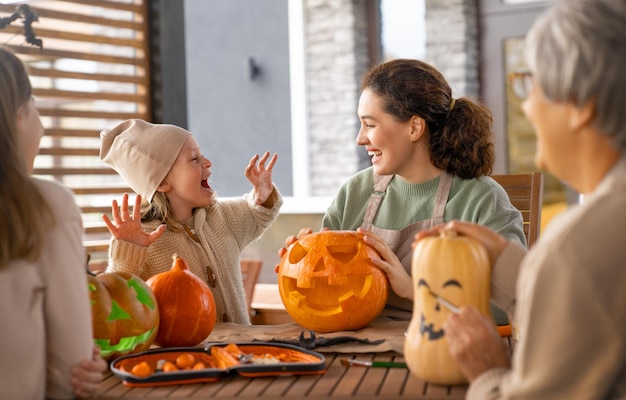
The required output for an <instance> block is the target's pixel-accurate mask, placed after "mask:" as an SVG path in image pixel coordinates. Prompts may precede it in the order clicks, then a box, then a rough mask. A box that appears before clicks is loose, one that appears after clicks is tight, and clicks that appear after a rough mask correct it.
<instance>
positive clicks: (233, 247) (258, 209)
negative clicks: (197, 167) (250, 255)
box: [107, 187, 283, 324]
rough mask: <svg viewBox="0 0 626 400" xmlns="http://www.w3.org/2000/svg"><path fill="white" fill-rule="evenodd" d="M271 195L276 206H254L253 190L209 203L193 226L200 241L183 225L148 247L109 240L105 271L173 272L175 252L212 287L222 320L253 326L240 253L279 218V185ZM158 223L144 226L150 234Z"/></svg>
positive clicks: (146, 275)
mask: <svg viewBox="0 0 626 400" xmlns="http://www.w3.org/2000/svg"><path fill="white" fill-rule="evenodd" d="M272 196H275V197H276V199H275V201H274V206H273V207H272V208H265V207H263V206H261V205H258V204H256V203H255V201H254V195H253V194H252V192H250V193H247V194H246V195H244V196H243V198H240V199H233V200H218V201H216V202H215V203H214V204H213V205H211V206H209V207H206V208H198V209H196V210H195V211H194V215H193V227H191V228H193V230H194V231H195V234H196V236H197V238H198V239H199V243H198V242H196V241H195V240H194V239H193V238H192V237H191V236H190V235H188V234H187V233H186V232H185V230H184V229H182V227H181V226H179V227H178V228H179V229H177V230H172V229H171V228H170V227H168V229H167V230H166V231H165V233H163V235H162V236H161V237H160V238H159V239H157V240H156V241H155V242H154V243H153V244H152V245H151V246H150V247H143V246H138V245H136V244H133V243H129V242H124V241H121V240H115V239H111V246H110V248H109V266H108V267H107V272H113V271H126V272H132V273H134V274H136V275H138V276H139V277H141V278H142V279H144V280H147V279H148V278H150V277H151V276H153V275H156V274H158V273H161V272H166V271H169V270H170V268H171V267H172V256H173V255H174V254H177V255H178V256H180V257H182V258H183V259H184V260H185V261H186V262H187V264H188V265H189V269H190V270H191V271H192V272H193V273H194V274H196V275H197V276H199V277H200V278H202V280H203V281H205V282H206V283H207V284H208V285H209V287H210V288H211V289H212V291H213V295H214V297H215V303H216V306H217V320H218V321H228V322H234V323H237V324H250V316H249V315H248V309H247V305H246V299H245V292H244V289H243V281H242V277H241V267H240V257H241V252H242V250H243V249H244V248H245V247H246V246H247V245H248V244H250V243H251V242H252V241H254V240H256V239H257V238H259V237H260V236H261V234H262V233H263V232H264V231H265V230H266V229H267V228H269V226H270V225H271V224H272V222H273V221H274V220H275V219H276V218H277V217H278V212H279V210H280V207H281V205H282V203H283V200H282V196H281V195H280V193H279V191H278V189H277V188H276V187H275V188H274V191H273V193H272ZM159 225H160V224H159V222H158V221H150V222H146V223H144V224H143V228H144V230H145V231H147V232H151V231H153V230H154V229H156V228H157V227H158V226H159ZM208 271H211V272H212V273H213V275H214V276H215V287H213V286H212V285H211V284H210V280H209V276H208Z"/></svg>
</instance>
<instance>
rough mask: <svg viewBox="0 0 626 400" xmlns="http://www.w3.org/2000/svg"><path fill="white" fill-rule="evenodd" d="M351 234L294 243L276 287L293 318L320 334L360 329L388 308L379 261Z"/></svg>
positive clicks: (306, 238) (330, 234) (359, 236)
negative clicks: (373, 258)
mask: <svg viewBox="0 0 626 400" xmlns="http://www.w3.org/2000/svg"><path fill="white" fill-rule="evenodd" d="M362 238H363V235H362V234H358V233H356V232H352V231H321V232H317V233H314V234H310V235H304V236H302V237H300V238H298V240H297V241H296V242H295V243H293V244H292V245H291V246H290V247H289V249H287V253H285V254H284V255H283V258H282V259H281V262H280V264H279V271H278V287H279V290H280V295H281V299H282V300H283V303H284V304H285V308H286V309H287V312H288V313H289V315H290V316H291V317H292V318H293V319H294V320H295V321H296V322H298V323H299V324H300V325H302V326H303V327H305V328H308V329H312V330H316V331H319V332H332V331H340V330H350V329H360V328H363V327H364V326H366V325H367V324H369V322H371V321H372V320H373V319H374V318H375V317H376V316H377V315H378V314H379V313H380V312H381V311H382V308H383V307H384V306H385V303H386V302H387V295H388V282H387V277H386V275H385V274H384V272H382V270H380V269H379V268H378V267H376V266H375V265H374V264H373V263H372V262H371V259H372V257H379V255H378V254H377V253H376V251H375V250H374V249H373V248H371V247H370V246H368V245H366V244H365V242H363V239H362Z"/></svg>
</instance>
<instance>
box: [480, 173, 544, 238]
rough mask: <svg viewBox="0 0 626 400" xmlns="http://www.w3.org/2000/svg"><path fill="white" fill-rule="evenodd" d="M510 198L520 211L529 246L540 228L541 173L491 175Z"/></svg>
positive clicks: (537, 235)
mask: <svg viewBox="0 0 626 400" xmlns="http://www.w3.org/2000/svg"><path fill="white" fill-rule="evenodd" d="M491 177H492V178H493V179H494V180H495V181H496V182H498V183H499V184H500V185H501V186H502V187H503V188H504V190H506V193H507V194H508V195H509V198H510V199H511V203H512V204H513V205H514V206H515V207H516V208H517V209H518V210H520V212H521V213H522V217H523V218H524V234H525V235H526V243H527V245H528V247H529V248H530V247H531V246H532V245H533V244H534V243H535V242H536V241H537V239H538V238H539V232H540V229H541V205H542V199H543V174H542V173H541V172H533V173H530V174H509V175H492V176H491Z"/></svg>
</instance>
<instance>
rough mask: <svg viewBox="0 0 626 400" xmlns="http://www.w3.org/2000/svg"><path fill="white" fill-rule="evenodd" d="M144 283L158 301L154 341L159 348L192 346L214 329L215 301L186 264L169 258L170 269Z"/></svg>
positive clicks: (202, 282) (205, 285)
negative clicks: (158, 322)
mask: <svg viewBox="0 0 626 400" xmlns="http://www.w3.org/2000/svg"><path fill="white" fill-rule="evenodd" d="M146 283H147V284H148V286H150V287H151V288H152V291H153V292H154V295H155V296H156V298H157V301H158V302H159V314H160V318H161V323H160V326H159V331H158V333H157V335H156V338H155V340H154V342H155V343H156V344H158V345H159V346H161V347H184V346H195V345H197V344H199V343H201V342H202V341H203V340H204V339H206V338H207V336H209V334H210V333H211V332H212V331H213V328H214V327H215V316H216V307H215V298H214V297H213V292H211V289H210V288H209V287H208V286H207V284H206V283H204V281H203V280H201V279H200V278H198V277H197V276H196V275H194V274H193V273H192V272H191V271H190V270H189V267H188V266H187V262H186V261H185V260H184V259H183V258H181V257H178V256H176V255H174V256H173V262H172V268H171V269H170V270H169V271H166V272H162V273H160V274H156V275H154V276H152V277H150V278H149V279H148V280H147V281H146Z"/></svg>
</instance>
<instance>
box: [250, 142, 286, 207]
mask: <svg viewBox="0 0 626 400" xmlns="http://www.w3.org/2000/svg"><path fill="white" fill-rule="evenodd" d="M269 157H270V153H269V151H266V152H265V154H263V157H261V158H260V159H259V155H258V154H255V155H254V156H253V157H252V158H251V159H250V163H248V166H247V167H246V171H245V173H246V178H248V180H249V181H250V183H252V185H253V186H254V199H255V202H256V203H257V204H264V203H265V201H266V200H267V199H268V198H269V197H270V195H271V194H272V192H273V191H274V185H273V183H272V168H274V164H276V160H277V159H278V155H277V154H276V153H274V155H273V156H272V158H269ZM268 159H269V162H267V160H268ZM266 162H267V165H265V163H266Z"/></svg>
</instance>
